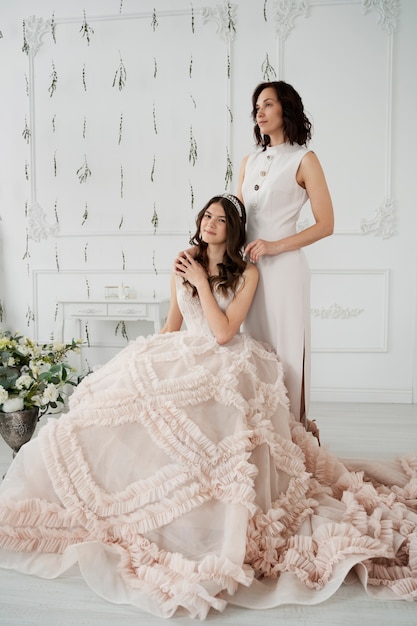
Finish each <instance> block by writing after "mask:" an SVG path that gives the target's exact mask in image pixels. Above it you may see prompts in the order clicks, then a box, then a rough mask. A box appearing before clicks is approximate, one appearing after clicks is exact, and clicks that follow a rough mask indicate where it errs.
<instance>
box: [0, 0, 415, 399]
mask: <svg viewBox="0 0 417 626" xmlns="http://www.w3.org/2000/svg"><path fill="white" fill-rule="evenodd" d="M84 12H85V13H84ZM0 20H1V22H0V31H1V32H2V35H3V37H2V38H0V62H1V66H2V81H1V85H0V93H1V100H0V112H1V115H0V128H1V137H2V149H1V151H0V202H1V208H0V212H1V217H2V222H1V239H2V241H1V250H2V259H1V262H2V264H1V277H2V285H1V293H0V297H1V301H2V305H3V307H4V312H5V316H4V321H3V325H4V326H7V327H8V328H11V329H15V328H19V329H20V330H23V331H24V332H26V333H27V334H34V335H35V336H37V337H38V338H40V339H46V338H48V337H49V335H50V334H51V332H54V331H55V330H56V323H57V319H56V317H57V302H58V301H59V300H62V299H64V298H66V299H69V298H74V299H77V300H85V301H88V300H89V299H94V298H96V299H97V298H103V297H104V295H105V286H106V285H109V284H114V283H116V284H121V283H122V282H123V283H124V284H129V285H130V286H131V287H132V291H134V292H135V294H136V295H137V296H138V297H139V298H140V297H143V298H144V297H154V298H155V299H160V298H163V297H168V296H169V274H170V269H171V266H172V261H173V258H174V257H175V254H176V253H177V252H178V251H179V250H181V249H183V248H184V247H186V246H187V245H188V239H189V237H190V234H192V232H193V228H194V219H195V215H196V212H197V211H198V210H199V209H200V208H201V207H202V205H203V204H204V203H205V201H206V200H208V199H209V198H210V197H211V196H212V195H214V194H216V193H218V192H222V191H223V190H225V189H226V188H227V189H229V190H230V191H232V192H233V191H234V190H235V186H236V179H237V174H238V170H239V166H240V161H241V159H242V158H243V156H244V155H245V154H246V153H247V152H249V151H250V150H252V149H253V138H252V125H251V121H250V110H251V94H252V91H253V89H254V87H255V86H256V84H257V83H258V82H260V81H262V80H265V79H268V78H270V79H283V80H286V81H288V82H290V83H292V84H293V85H294V86H295V87H296V89H297V90H298V91H299V92H300V94H301V95H302V98H303V101H304V104H305V107H306V110H307V111H308V113H309V114H310V116H311V118H312V121H313V123H314V136H313V141H312V148H313V149H314V150H315V151H316V152H317V154H318V156H319V158H320V160H321V162H322V164H323V167H324V169H325V172H326V176H327V179H328V183H329V187H330V189H331V193H332V196H333V200H334V207H335V216H336V226H335V234H334V235H333V237H331V238H329V239H326V240H324V241H322V242H319V243H316V244H314V245H313V246H311V247H310V248H308V249H307V250H306V252H307V255H308V258H309V261H310V264H311V268H312V332H313V336H312V346H313V379H312V383H313V390H312V392H313V399H314V400H336V401H340V400H341V401H345V400H346V401H372V402H379V401H380V402H411V401H412V399H413V385H414V387H415V386H416V379H417V375H416V373H415V360H416V347H415V343H416V340H415V330H416V318H417V315H416V313H417V311H416V284H417V272H416V270H417V262H416V243H417V241H416V239H417V237H416V231H417V228H416V226H417V217H416V215H417V212H416V208H415V194H412V181H413V180H414V177H415V155H414V146H415V142H416V131H415V129H414V127H413V120H414V118H415V111H416V107H417V84H416V77H415V69H414V68H415V61H416V60H417V40H416V37H415V32H416V28H417V5H416V3H415V2H414V1H413V0H398V1H396V0H374V1H373V2H369V1H367V0H305V1H303V2H301V0H300V1H296V2H294V1H290V0H288V1H284V2H282V1H281V2H276V1H274V0H236V1H235V2H227V1H226V2H218V1H217V2H215V1H214V0H206V1H203V0H194V1H193V2H192V3H190V2H188V1H184V2H182V0H152V2H151V1H150V0H149V1H148V0H141V1H139V0H136V1H135V0H100V1H99V0H83V1H82V2H81V0H73V1H72V2H71V3H55V2H53V1H52V0H39V1H37V2H34V1H33V0H31V1H29V0H20V1H19V2H17V3H15V2H12V1H11V0H10V1H8V2H3V3H2V7H1V12H0ZM23 22H24V24H25V29H24V31H25V32H23ZM53 27H54V29H53ZM24 34H25V38H26V42H27V44H28V46H29V50H28V54H25V52H22V46H23V45H24V42H25V39H24ZM87 35H88V37H87ZM25 129H26V134H25ZM27 131H29V133H30V136H29V135H28V133H27ZM413 164H414V165H413ZM90 172H91V175H90ZM83 173H84V174H86V176H85V180H84V179H83V176H82V175H83ZM311 219H312V217H311V214H310V211H309V207H308V206H307V207H306V208H305V210H304V211H303V215H302V219H301V220H300V225H299V226H300V228H303V227H304V226H305V225H308V224H309V223H310V222H311ZM283 297H285V294H283ZM97 324H98V326H97V325H96V326H94V327H92V328H91V329H90V334H91V332H92V333H93V337H91V336H90V339H91V341H92V343H94V344H95V345H98V344H100V343H102V344H103V345H105V344H106V345H111V346H113V348H115V349H118V347H121V346H123V345H124V344H125V343H126V338H125V337H122V336H121V335H120V333H117V332H116V326H117V324H116V322H114V321H102V322H100V323H98V322H97ZM129 324H130V325H129V335H130V337H129V338H132V335H134V334H136V333H137V332H145V333H146V332H149V328H148V327H147V326H146V325H145V326H144V327H143V328H142V327H141V326H140V325H137V324H136V325H135V324H134V323H133V322H132V323H129ZM108 357H109V353H108V352H107V351H102V353H101V354H100V352H99V351H98V350H95V351H94V352H92V353H90V355H89V359H90V360H89V365H94V362H97V363H98V362H102V361H103V360H105V359H107V358H108ZM92 361H93V362H92ZM414 393H416V392H415V389H414Z"/></svg>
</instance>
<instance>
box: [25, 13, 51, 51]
mask: <svg viewBox="0 0 417 626" xmlns="http://www.w3.org/2000/svg"><path fill="white" fill-rule="evenodd" d="M51 23H52V20H44V19H43V18H42V17H36V15H31V16H30V17H28V18H27V19H26V20H25V35H26V41H27V44H28V46H29V50H28V54H29V55H30V56H32V57H34V56H35V55H36V53H37V52H38V50H39V48H40V47H41V45H42V38H43V36H44V35H45V34H46V33H48V32H50V31H51Z"/></svg>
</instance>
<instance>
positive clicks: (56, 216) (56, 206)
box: [54, 200, 59, 224]
mask: <svg viewBox="0 0 417 626" xmlns="http://www.w3.org/2000/svg"><path fill="white" fill-rule="evenodd" d="M54 215H55V222H56V223H57V224H59V216H58V200H55V204H54Z"/></svg>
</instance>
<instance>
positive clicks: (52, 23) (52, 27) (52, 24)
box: [51, 12, 56, 43]
mask: <svg viewBox="0 0 417 626" xmlns="http://www.w3.org/2000/svg"><path fill="white" fill-rule="evenodd" d="M51 35H52V39H53V40H54V43H56V24H55V12H53V13H52V17H51Z"/></svg>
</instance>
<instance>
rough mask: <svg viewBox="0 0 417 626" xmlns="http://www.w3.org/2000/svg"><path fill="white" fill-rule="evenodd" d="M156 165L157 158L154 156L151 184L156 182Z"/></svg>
mask: <svg viewBox="0 0 417 626" xmlns="http://www.w3.org/2000/svg"><path fill="white" fill-rule="evenodd" d="M155 163H156V157H155V155H153V161H152V170H151V182H152V183H153V182H154V180H155Z"/></svg>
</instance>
